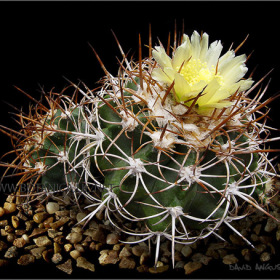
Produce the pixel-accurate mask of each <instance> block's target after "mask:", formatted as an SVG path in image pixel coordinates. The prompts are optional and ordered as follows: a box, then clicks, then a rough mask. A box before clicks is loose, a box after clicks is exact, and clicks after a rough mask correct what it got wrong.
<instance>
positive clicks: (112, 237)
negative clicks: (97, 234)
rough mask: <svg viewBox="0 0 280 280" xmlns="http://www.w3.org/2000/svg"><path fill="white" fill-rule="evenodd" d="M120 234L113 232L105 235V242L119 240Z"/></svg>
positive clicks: (116, 241) (109, 242) (111, 243)
mask: <svg viewBox="0 0 280 280" xmlns="http://www.w3.org/2000/svg"><path fill="white" fill-rule="evenodd" d="M119 239H120V236H119V235H118V234H115V233H109V234H108V235H107V237H106V244H110V245H114V244H117V243H118V242H119Z"/></svg>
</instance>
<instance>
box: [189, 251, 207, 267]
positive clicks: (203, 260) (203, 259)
mask: <svg viewBox="0 0 280 280" xmlns="http://www.w3.org/2000/svg"><path fill="white" fill-rule="evenodd" d="M192 260H193V261H194V262H201V263H202V264H204V265H208V263H209V261H210V260H212V258H211V257H207V256H205V255H203V254H201V253H196V254H194V255H193V256H192Z"/></svg>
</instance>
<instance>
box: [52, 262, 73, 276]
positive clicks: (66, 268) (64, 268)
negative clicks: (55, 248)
mask: <svg viewBox="0 0 280 280" xmlns="http://www.w3.org/2000/svg"><path fill="white" fill-rule="evenodd" d="M56 267H57V268H58V269H59V270H61V271H63V272H65V273H67V274H69V275H70V274H72V272H73V268H72V260H71V259H68V260H67V261H66V262H65V263H62V264H59V265H57V266H56Z"/></svg>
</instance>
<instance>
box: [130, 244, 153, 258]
mask: <svg viewBox="0 0 280 280" xmlns="http://www.w3.org/2000/svg"><path fill="white" fill-rule="evenodd" d="M148 251H149V248H148V247H146V246H140V245H136V246H134V247H132V253H133V255H135V256H136V257H140V256H141V255H142V254H143V253H144V252H148Z"/></svg>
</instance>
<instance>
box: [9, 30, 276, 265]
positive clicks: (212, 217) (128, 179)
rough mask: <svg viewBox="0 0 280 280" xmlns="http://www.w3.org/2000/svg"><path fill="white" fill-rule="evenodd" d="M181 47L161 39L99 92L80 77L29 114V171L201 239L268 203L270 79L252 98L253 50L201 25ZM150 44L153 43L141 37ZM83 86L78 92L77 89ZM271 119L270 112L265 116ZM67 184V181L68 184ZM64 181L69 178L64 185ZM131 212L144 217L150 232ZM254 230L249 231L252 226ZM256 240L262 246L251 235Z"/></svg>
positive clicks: (22, 159) (152, 232)
mask: <svg viewBox="0 0 280 280" xmlns="http://www.w3.org/2000/svg"><path fill="white" fill-rule="evenodd" d="M177 45H178V47H177V48H176V47H175V48H174V49H173V53H172V55H171V56H172V57H169V55H168V53H169V48H168V49H167V50H166V51H165V50H164V48H163V47H162V46H160V47H155V49H154V50H152V47H151V46H150V49H149V50H150V56H149V57H148V58H145V59H142V57H141V56H140V57H139V61H138V62H137V63H135V62H133V61H131V62H129V61H128V60H127V58H126V56H125V55H124V53H123V51H122V49H121V47H120V49H121V52H122V54H123V63H121V65H120V71H119V75H118V76H117V77H114V76H113V75H111V74H110V73H109V72H108V71H107V70H106V68H105V66H104V65H103V64H102V62H101V60H100V58H99V57H98V56H97V58H98V59H99V61H100V63H101V65H102V67H103V69H104V71H105V74H106V76H105V78H104V80H103V81H102V87H101V89H100V90H99V91H91V90H89V89H88V88H87V87H86V86H85V85H83V87H84V89H82V88H81V87H80V86H77V85H74V84H72V86H73V87H74V89H75V94H74V95H73V97H72V98H69V97H67V96H66V95H64V94H63V95H61V96H56V95H51V94H50V96H49V97H48V101H49V104H50V110H49V109H48V108H46V107H45V106H43V105H42V104H40V105H39V107H40V108H39V109H40V110H43V111H44V112H45V113H44V114H39V113H38V107H36V108H35V114H33V115H31V114H30V115H29V116H22V117H21V120H22V121H21V123H22V126H23V130H22V131H21V132H20V133H21V135H23V134H24V135H25V136H24V139H20V140H18V144H17V145H18V147H19V148H20V150H21V152H20V154H19V156H18V160H19V164H18V165H16V164H14V165H10V167H16V168H17V169H19V170H20V172H22V170H25V171H24V172H23V173H24V175H23V177H22V179H21V180H20V183H22V182H23V181H25V180H30V179H31V180H33V182H34V184H36V183H38V182H41V184H42V186H43V187H44V190H45V192H47V193H48V194H51V195H53V196H54V195H55V193H57V192H58V191H67V192H69V191H71V192H72V193H73V195H74V197H75V200H76V201H77V202H78V201H79V197H80V195H83V196H86V197H87V198H88V199H90V200H92V203H93V204H92V205H94V206H96V209H95V210H94V211H93V212H92V213H90V214H89V215H88V216H87V217H86V218H85V219H90V218H91V217H93V216H94V215H95V213H96V212H97V211H99V210H100V209H105V213H106V216H107V218H108V219H109V220H110V222H111V223H112V224H113V225H114V226H116V227H117V228H119V229H120V230H122V231H123V232H125V233H127V234H132V235H136V236H140V237H141V238H140V240H138V241H137V242H141V241H143V240H147V239H149V238H151V239H152V240H153V241H154V242H156V254H155V256H156V262H157V258H158V254H159V244H160V239H161V236H164V237H165V238H167V239H169V240H170V241H171V244H172V260H173V265H174V245H175V243H176V242H177V243H183V244H190V243H194V242H196V241H197V240H199V239H203V238H205V237H207V236H209V235H210V234H215V235H216V236H218V237H219V238H221V239H223V237H221V236H219V235H218V234H217V232H216V231H217V229H218V228H219V227H220V226H221V225H222V224H225V225H227V226H228V227H230V228H231V229H232V230H234V231H235V232H236V233H237V234H239V235H241V234H240V233H239V232H237V231H236V230H235V229H234V228H233V227H232V226H231V225H230V223H231V221H233V220H236V219H242V218H243V217H245V216H246V215H247V214H248V213H249V211H248V209H247V208H246V207H245V205H247V206H248V205H249V206H253V207H254V208H256V209H259V210H261V211H263V212H265V213H266V214H267V215H269V213H267V212H266V211H265V210H264V209H263V208H262V206H261V205H260V204H259V202H258V200H259V199H258V195H260V194H262V195H263V194H265V195H268V194H266V193H265V187H266V184H267V183H268V182H269V181H270V180H271V178H273V177H274V176H276V172H275V169H274V167H273V165H272V164H271V163H270V161H269V160H268V152H270V151H271V150H270V149H267V148H266V147H265V143H266V142H269V141H273V140H276V139H268V135H269V128H268V127H267V126H266V125H265V117H266V113H265V112H263V111H262V109H263V108H264V107H265V105H266V104H268V103H269V102H270V101H271V100H272V98H269V99H268V100H267V101H265V102H264V103H261V101H260V100H261V98H262V97H263V95H264V93H265V91H266V89H265V90H263V91H262V92H261V91H259V93H257V94H256V96H255V97H254V98H253V99H251V98H250V97H249V94H250V93H251V92H252V91H253V90H254V89H255V88H256V87H257V86H258V85H259V83H256V84H255V85H254V86H252V84H253V81H252V80H251V78H249V79H244V78H243V76H244V75H245V73H246V72H247V68H246V67H245V61H246V57H245V56H244V55H241V56H235V54H234V52H233V51H228V52H227V53H225V54H224V55H223V56H221V57H220V54H221V51H222V46H221V43H220V42H217V41H216V42H214V43H212V44H211V45H210V46H209V47H208V35H207V34H206V33H204V34H202V35H201V36H200V35H198V33H197V32H194V33H193V35H192V37H191V39H189V37H188V36H187V35H184V36H183V37H182V40H181V41H180V42H177ZM139 53H140V54H141V53H142V50H141V45H140V47H139ZM78 92H79V93H80V94H81V95H82V98H81V100H80V101H79V102H78V101H77V100H76V95H77V93H78ZM261 120H263V123H260V121H261ZM57 185H59V186H60V188H58V189H56V186H57ZM61 186H63V187H61ZM122 219H124V220H127V221H131V222H140V223H141V224H142V227H141V231H139V230H138V231H137V232H135V231H134V230H133V229H130V228H126V227H124V226H123V223H122V222H119V221H122ZM243 238H244V239H245V237H243ZM245 240H246V241H247V243H248V244H250V245H251V246H253V245H252V244H251V243H250V241H249V240H247V239H245Z"/></svg>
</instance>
